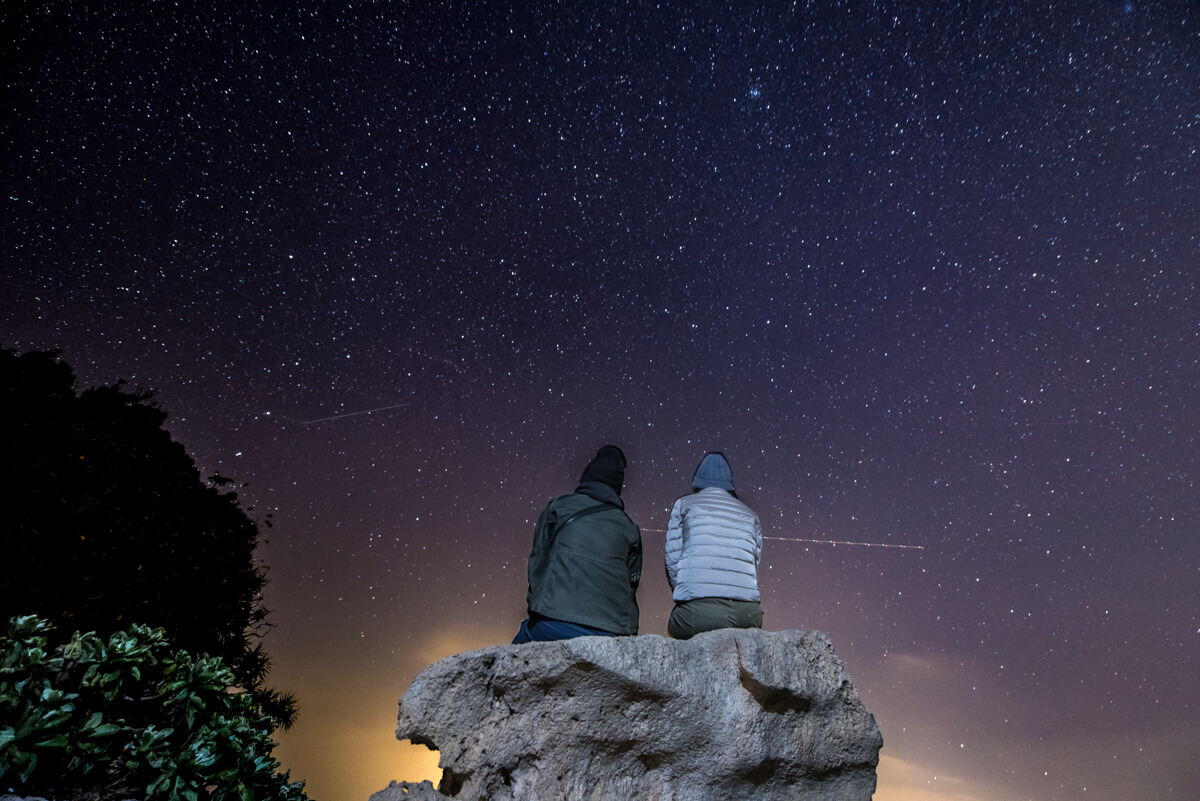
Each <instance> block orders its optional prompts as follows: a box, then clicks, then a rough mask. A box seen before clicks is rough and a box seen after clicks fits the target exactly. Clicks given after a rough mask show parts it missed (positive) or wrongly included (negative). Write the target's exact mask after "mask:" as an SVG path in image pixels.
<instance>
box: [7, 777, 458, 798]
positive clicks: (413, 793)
mask: <svg viewBox="0 0 1200 801" xmlns="http://www.w3.org/2000/svg"><path fill="white" fill-rule="evenodd" d="M446 797H447V796H444V795H442V794H441V793H439V792H438V791H437V790H436V789H434V787H433V782H430V781H423V782H392V783H391V784H389V785H388V786H387V787H385V788H384V789H382V790H380V791H379V792H378V793H372V794H371V797H370V798H369V799H367V801H443V799H445V798H446ZM0 801H3V799H0Z"/></svg>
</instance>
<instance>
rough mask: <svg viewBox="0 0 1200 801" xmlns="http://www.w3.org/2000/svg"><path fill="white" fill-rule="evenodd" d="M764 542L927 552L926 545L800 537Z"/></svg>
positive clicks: (772, 538) (777, 538)
mask: <svg viewBox="0 0 1200 801" xmlns="http://www.w3.org/2000/svg"><path fill="white" fill-rule="evenodd" d="M763 539H764V540H780V541H782V542H815V543H816V544H817V545H862V546H864V547H867V548H908V549H910V550H914V551H923V550H925V546H924V545H895V544H893V543H890V542H850V541H849V540H805V539H800V538H799V537H763Z"/></svg>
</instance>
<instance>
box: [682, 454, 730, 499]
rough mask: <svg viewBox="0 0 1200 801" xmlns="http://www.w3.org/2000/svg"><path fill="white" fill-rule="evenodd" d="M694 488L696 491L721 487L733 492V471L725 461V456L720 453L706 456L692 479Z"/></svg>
mask: <svg viewBox="0 0 1200 801" xmlns="http://www.w3.org/2000/svg"><path fill="white" fill-rule="evenodd" d="M692 486H693V487H695V488H696V489H703V488H704V487H720V488H721V489H723V490H729V491H730V492H733V470H731V469H730V467H729V462H728V461H726V460H725V454H723V453H721V452H719V451H713V452H711V453H707V454H705V455H704V458H703V459H702V460H700V466H699V467H697V468H696V475H695V476H693V477H692Z"/></svg>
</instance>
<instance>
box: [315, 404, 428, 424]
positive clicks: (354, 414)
mask: <svg viewBox="0 0 1200 801" xmlns="http://www.w3.org/2000/svg"><path fill="white" fill-rule="evenodd" d="M405 406H412V404H411V403H397V404H394V405H392V406H380V407H379V408H378V409H363V410H362V411H361V412H344V413H342V414H333V415H330V416H329V417H318V418H317V419H315V420H297V421H296V422H297V423H299V424H300V425H302V426H311V425H312V424H313V423H328V422H330V421H332V420H341V419H342V418H343V417H357V416H359V415H360V414H374V413H375V412H386V411H388V410H389V409H403V408H404V407H405Z"/></svg>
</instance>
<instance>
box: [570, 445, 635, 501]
mask: <svg viewBox="0 0 1200 801" xmlns="http://www.w3.org/2000/svg"><path fill="white" fill-rule="evenodd" d="M591 483H600V484H605V485H607V486H609V487H610V488H611V489H612V491H613V492H615V493H616V494H617V495H620V494H621V488H622V487H623V486H624V485H625V454H623V453H621V449H620V448H618V447H617V446H616V445H605V446H604V447H602V448H601V449H600V450H598V451H596V455H595V456H594V457H593V458H592V461H590V462H588V466H587V467H586V468H584V471H583V475H582V476H580V477H579V484H580V486H582V485H584V484H591ZM589 494H590V493H589Z"/></svg>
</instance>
